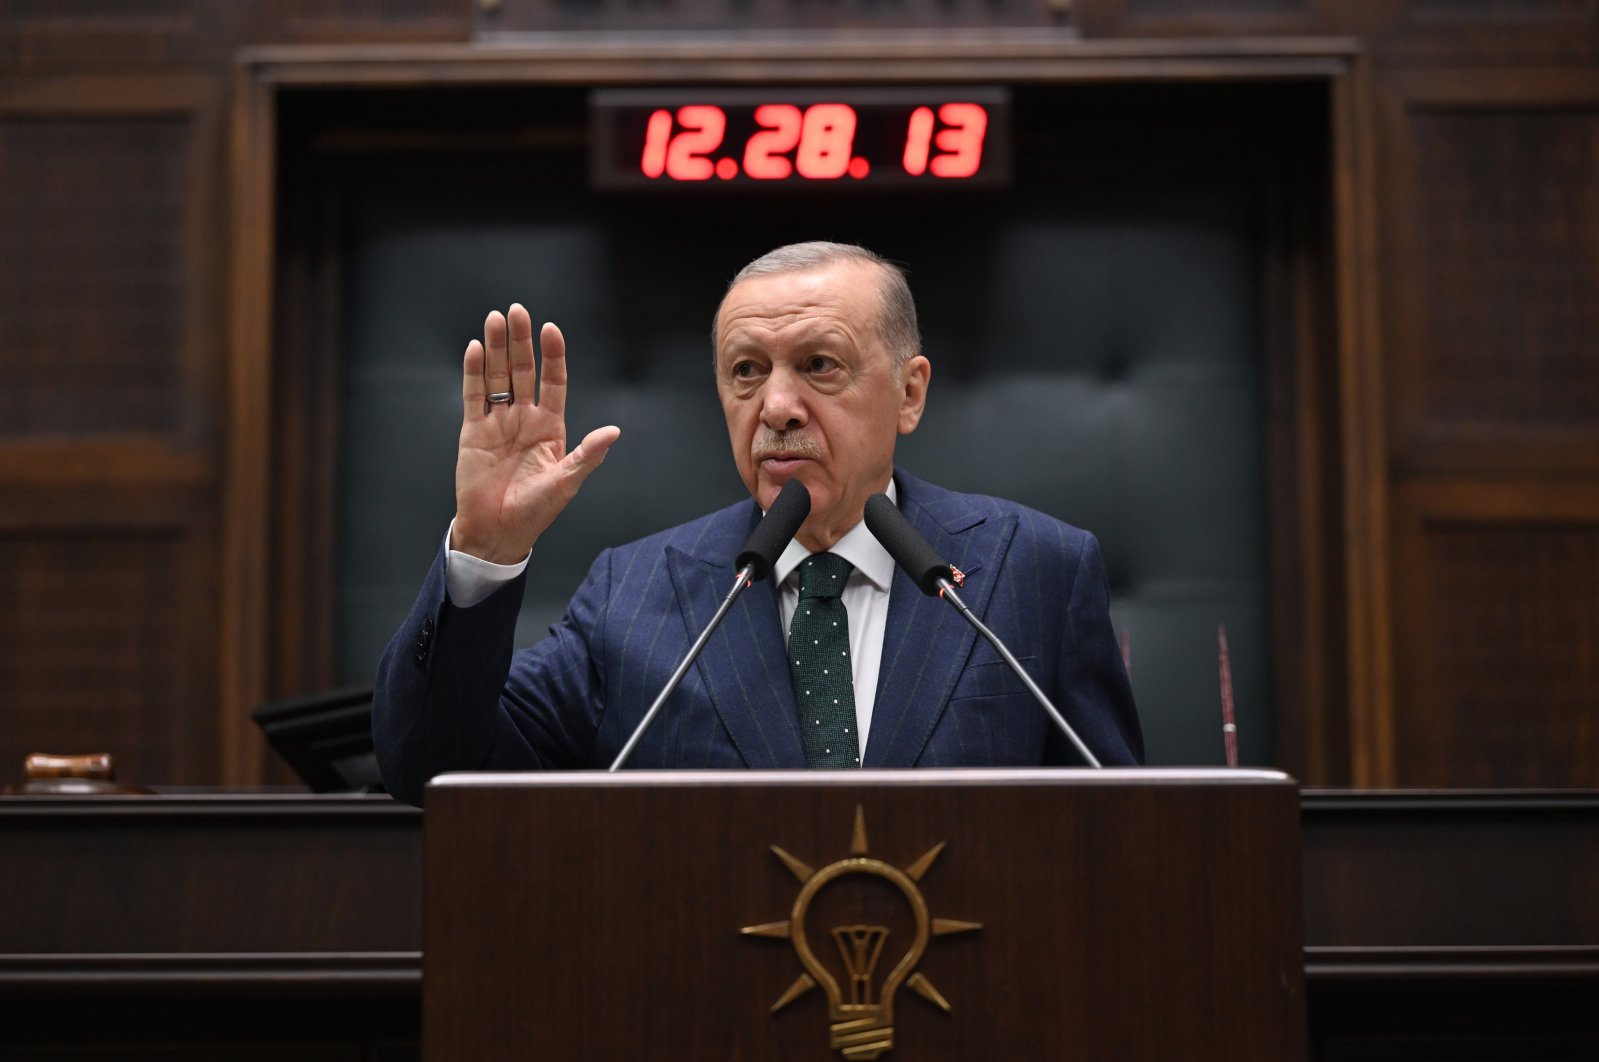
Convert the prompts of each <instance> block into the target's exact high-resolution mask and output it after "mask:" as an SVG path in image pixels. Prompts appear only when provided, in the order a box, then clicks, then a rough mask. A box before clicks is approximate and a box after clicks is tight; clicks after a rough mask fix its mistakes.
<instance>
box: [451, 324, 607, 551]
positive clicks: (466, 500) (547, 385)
mask: <svg viewBox="0 0 1599 1062" xmlns="http://www.w3.org/2000/svg"><path fill="white" fill-rule="evenodd" d="M540 345H541V347H542V353H543V364H542V366H541V367H540V372H539V376H538V384H539V394H538V402H537V403H535V402H534V356H533V328H532V323H531V319H530V318H529V317H528V314H527V311H526V310H524V309H523V308H522V307H521V306H520V305H513V306H512V307H511V310H510V313H509V314H508V315H507V316H506V317H501V316H500V314H499V312H498V311H496V312H494V313H491V314H490V315H489V317H488V319H487V320H486V321H485V322H484V342H483V343H482V344H479V343H478V341H477V340H473V341H472V342H471V343H470V344H468V345H467V349H466V356H465V358H464V359H463V361H462V376H463V381H462V392H461V394H462V402H463V407H464V408H463V416H462V424H461V441H460V449H459V453H458V456H457V459H456V467H455V506H456V514H455V529H454V532H453V533H452V542H451V545H452V547H453V548H455V549H461V550H464V551H465V552H468V553H472V554H474V555H475V556H479V557H482V558H484V559H486V560H491V561H496V562H498V563H502V564H511V563H516V562H518V561H520V560H521V559H522V558H524V557H525V556H527V553H528V551H529V550H530V549H532V547H533V543H534V542H535V541H536V540H537V539H538V537H539V535H541V534H543V532H544V530H545V528H547V527H549V526H550V524H551V523H552V522H554V520H555V518H556V517H557V516H559V515H560V513H561V510H563V509H565V508H566V505H567V503H568V502H570V501H571V500H572V498H573V496H574V495H576V494H577V490H578V488H579V487H580V486H581V485H582V483H583V481H584V480H585V479H587V478H588V475H589V473H590V472H592V471H593V470H594V468H595V467H596V466H598V464H599V463H600V462H601V461H602V460H604V457H605V452H606V451H607V450H608V449H609V448H610V446H611V444H612V443H613V442H615V441H616V438H617V436H618V435H620V434H621V432H620V429H618V428H616V427H614V426H607V427H604V428H597V429H595V430H594V431H592V432H590V433H589V434H588V436H587V437H586V438H584V440H583V441H582V442H581V443H579V444H578V445H577V446H576V447H575V448H574V449H573V450H572V451H571V452H570V453H568V452H567V449H566V418H565V411H566V410H565V407H566V345H565V340H564V339H563V337H562V336H561V332H560V329H558V328H556V327H555V326H554V325H553V324H546V325H545V326H544V329H543V332H542V334H541V335H540ZM505 391H509V392H511V393H512V399H511V401H509V402H498V403H491V402H488V401H487V395H488V394H491V393H495V392H505Z"/></svg>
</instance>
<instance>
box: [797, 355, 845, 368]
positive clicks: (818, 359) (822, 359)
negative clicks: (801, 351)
mask: <svg viewBox="0 0 1599 1062" xmlns="http://www.w3.org/2000/svg"><path fill="white" fill-rule="evenodd" d="M837 365H838V362H836V361H834V360H833V359H832V358H829V357H828V356H827V355H825V354H818V355H816V356H815V357H814V358H812V359H811V360H810V361H808V362H806V363H805V366H806V368H807V369H809V370H810V371H811V372H829V371H831V370H832V369H833V368H835V367H836V366H837Z"/></svg>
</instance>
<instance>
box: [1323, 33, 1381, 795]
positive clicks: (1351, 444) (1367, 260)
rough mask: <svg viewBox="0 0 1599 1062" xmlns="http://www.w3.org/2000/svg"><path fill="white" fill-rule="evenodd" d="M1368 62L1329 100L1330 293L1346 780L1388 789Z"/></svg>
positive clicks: (1374, 199)
mask: <svg viewBox="0 0 1599 1062" xmlns="http://www.w3.org/2000/svg"><path fill="white" fill-rule="evenodd" d="M1373 91H1374V89H1373V84H1372V70H1371V64H1370V62H1369V60H1368V59H1365V58H1362V59H1361V60H1360V61H1358V62H1357V63H1356V64H1355V69H1354V72H1353V73H1352V75H1351V76H1350V77H1347V78H1343V79H1340V80H1339V81H1338V82H1336V83H1335V85H1334V92H1333V114H1334V121H1333V131H1334V151H1333V187H1334V191H1333V196H1334V203H1335V206H1334V217H1335V218H1336V230H1335V237H1334V239H1335V247H1336V251H1335V261H1336V270H1337V285H1338V298H1337V305H1338V321H1337V334H1338V402H1339V411H1338V418H1339V441H1340V454H1341V460H1340V462H1339V467H1340V474H1341V476H1342V483H1341V487H1342V495H1341V497H1340V506H1339V513H1340V517H1341V522H1342V528H1343V540H1342V545H1343V557H1342V574H1343V580H1344V585H1343V591H1344V594H1345V602H1344V604H1345V607H1346V616H1345V630H1346V635H1345V636H1346V639H1347V646H1346V650H1347V654H1348V665H1347V683H1348V687H1347V691H1346V696H1347V704H1348V716H1349V745H1350V773H1349V776H1348V779H1347V781H1348V782H1350V783H1352V784H1354V785H1356V786H1378V785H1385V784H1389V782H1390V780H1391V776H1392V773H1393V771H1392V754H1393V750H1392V740H1391V727H1390V720H1391V718H1392V713H1393V697H1394V693H1393V679H1392V654H1391V618H1390V615H1389V571H1388V560H1387V558H1388V541H1387V535H1388V522H1387V521H1388V515H1387V508H1388V491H1387V479H1386V473H1387V449H1386V447H1387V441H1386V438H1385V435H1384V424H1383V419H1382V417H1380V416H1374V415H1373V414H1372V411H1373V410H1380V409H1382V408H1383V388H1384V380H1383V369H1382V366H1383V350H1382V336H1381V330H1380V328H1379V327H1378V324H1379V320H1380V319H1379V316H1378V315H1379V312H1380V306H1381V299H1380V289H1381V285H1380V283H1379V274H1378V272H1377V268H1376V262H1377V251H1376V249H1377V246H1378V244H1377V224H1378V220H1377V209H1376V207H1377V184H1376V182H1377V173H1376V153H1375V144H1374V134H1373V130H1372V118H1371V110H1372V98H1373Z"/></svg>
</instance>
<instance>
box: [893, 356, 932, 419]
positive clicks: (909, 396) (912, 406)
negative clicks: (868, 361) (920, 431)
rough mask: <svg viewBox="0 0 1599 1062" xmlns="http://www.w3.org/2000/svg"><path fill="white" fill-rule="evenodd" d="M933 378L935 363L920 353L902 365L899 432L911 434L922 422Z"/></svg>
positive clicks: (900, 374)
mask: <svg viewBox="0 0 1599 1062" xmlns="http://www.w3.org/2000/svg"><path fill="white" fill-rule="evenodd" d="M932 378H933V363H932V362H930V361H928V360H927V359H926V358H925V357H923V356H922V355H920V354H918V355H916V356H915V357H914V358H906V359H905V364H904V365H901V366H900V370H899V382H900V388H901V391H900V401H899V433H900V434H901V435H909V434H910V433H911V432H913V431H915V430H916V425H917V424H920V423H921V420H922V410H923V409H924V408H926V406H927V384H928V381H929V380H931V379H932Z"/></svg>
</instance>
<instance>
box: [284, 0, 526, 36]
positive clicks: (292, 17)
mask: <svg viewBox="0 0 1599 1062" xmlns="http://www.w3.org/2000/svg"><path fill="white" fill-rule="evenodd" d="M492 2H493V0H489V2H487V3H483V4H481V7H489V6H491V4H492ZM258 6H259V9H260V12H261V14H260V19H261V22H260V27H259V32H258V35H257V36H255V37H254V38H253V41H254V42H255V43H264V42H267V41H274V42H275V41H285V42H291V41H292V42H296V43H308V42H312V41H356V40H359V41H369V42H374V43H376V42H383V41H464V40H466V39H468V38H469V37H470V36H471V31H472V19H473V14H474V12H475V11H476V10H478V9H479V7H480V4H479V2H478V0H259V2H258ZM545 6H548V7H554V6H556V5H553V4H546V5H545Z"/></svg>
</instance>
